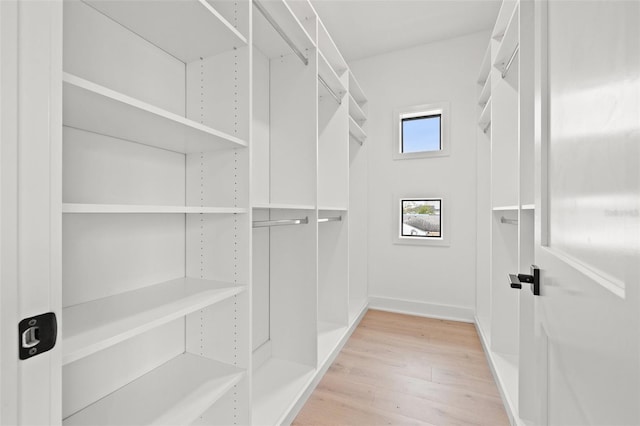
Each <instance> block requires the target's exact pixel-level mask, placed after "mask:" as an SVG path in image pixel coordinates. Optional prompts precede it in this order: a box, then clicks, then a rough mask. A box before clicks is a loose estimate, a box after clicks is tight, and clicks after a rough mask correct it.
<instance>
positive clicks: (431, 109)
mask: <svg viewBox="0 0 640 426" xmlns="http://www.w3.org/2000/svg"><path fill="white" fill-rule="evenodd" d="M448 116H449V105H448V104H447V103H442V102H441V103H436V104H428V105H417V106H413V107H406V108H400V109H396V110H395V111H394V122H395V125H396V129H397V132H396V137H395V138H394V145H393V158H394V159H395V160H405V159H411V158H428V157H440V156H446V155H449V141H448V133H449V132H448V125H449V124H448V122H449V120H448Z"/></svg>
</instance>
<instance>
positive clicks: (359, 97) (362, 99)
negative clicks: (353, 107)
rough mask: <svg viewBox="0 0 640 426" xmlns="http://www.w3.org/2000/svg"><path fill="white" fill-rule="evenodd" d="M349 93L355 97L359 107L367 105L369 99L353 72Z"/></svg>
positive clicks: (350, 77)
mask: <svg viewBox="0 0 640 426" xmlns="http://www.w3.org/2000/svg"><path fill="white" fill-rule="evenodd" d="M349 93H351V96H353V99H355V100H356V102H357V103H358V105H360V106H362V105H364V104H365V103H367V97H366V96H365V94H364V92H363V91H362V87H360V84H359V83H358V80H356V78H355V77H354V76H353V73H352V72H351V71H349Z"/></svg>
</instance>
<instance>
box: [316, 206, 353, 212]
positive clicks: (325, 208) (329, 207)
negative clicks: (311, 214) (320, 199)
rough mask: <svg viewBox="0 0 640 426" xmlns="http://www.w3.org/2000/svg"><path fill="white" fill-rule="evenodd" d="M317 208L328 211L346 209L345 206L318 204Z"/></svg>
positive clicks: (344, 210) (343, 210)
mask: <svg viewBox="0 0 640 426" xmlns="http://www.w3.org/2000/svg"><path fill="white" fill-rule="evenodd" d="M318 210H324V211H330V212H346V211H347V210H348V209H347V208H346V207H338V206H319V207H318Z"/></svg>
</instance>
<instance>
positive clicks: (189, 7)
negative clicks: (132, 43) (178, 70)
mask: <svg viewBox="0 0 640 426" xmlns="http://www.w3.org/2000/svg"><path fill="white" fill-rule="evenodd" d="M85 2H86V3H88V4H89V5H91V6H92V7H94V8H95V9H97V10H98V11H100V12H101V13H103V14H104V15H106V16H108V17H109V18H111V19H113V20H114V21H116V22H118V23H119V24H121V25H122V26H123V27H125V28H128V29H129V30H131V31H132V32H134V33H136V34H138V35H139V36H140V37H142V38H144V39H145V40H147V41H149V42H151V43H152V44H154V45H156V46H158V47H159V48H160V49H162V50H164V51H165V52H167V53H169V54H171V55H172V56H175V57H176V58H178V59H179V60H181V61H182V62H185V63H189V62H192V61H195V60H197V59H199V58H206V57H209V56H214V55H217V54H219V53H222V52H226V51H229V50H232V49H233V48H236V47H241V46H245V45H246V44H247V39H246V38H245V37H244V36H243V35H242V34H240V33H239V32H238V30H236V29H235V28H234V27H233V26H232V25H231V24H230V23H229V22H227V20H226V19H225V18H224V17H223V16H222V15H220V13H218V12H217V11H216V10H215V9H214V8H213V7H212V6H211V4H210V3H209V2H207V1H206V0H181V1H140V0H137V1H107V0H85Z"/></svg>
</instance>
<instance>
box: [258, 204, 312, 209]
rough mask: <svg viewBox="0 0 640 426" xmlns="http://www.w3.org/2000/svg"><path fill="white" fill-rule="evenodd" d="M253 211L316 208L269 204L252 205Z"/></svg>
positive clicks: (308, 205)
mask: <svg viewBox="0 0 640 426" xmlns="http://www.w3.org/2000/svg"><path fill="white" fill-rule="evenodd" d="M253 208H254V209H274V210H314V209H315V208H316V206H312V205H310V204H283V203H269V204H254V205H253Z"/></svg>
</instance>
